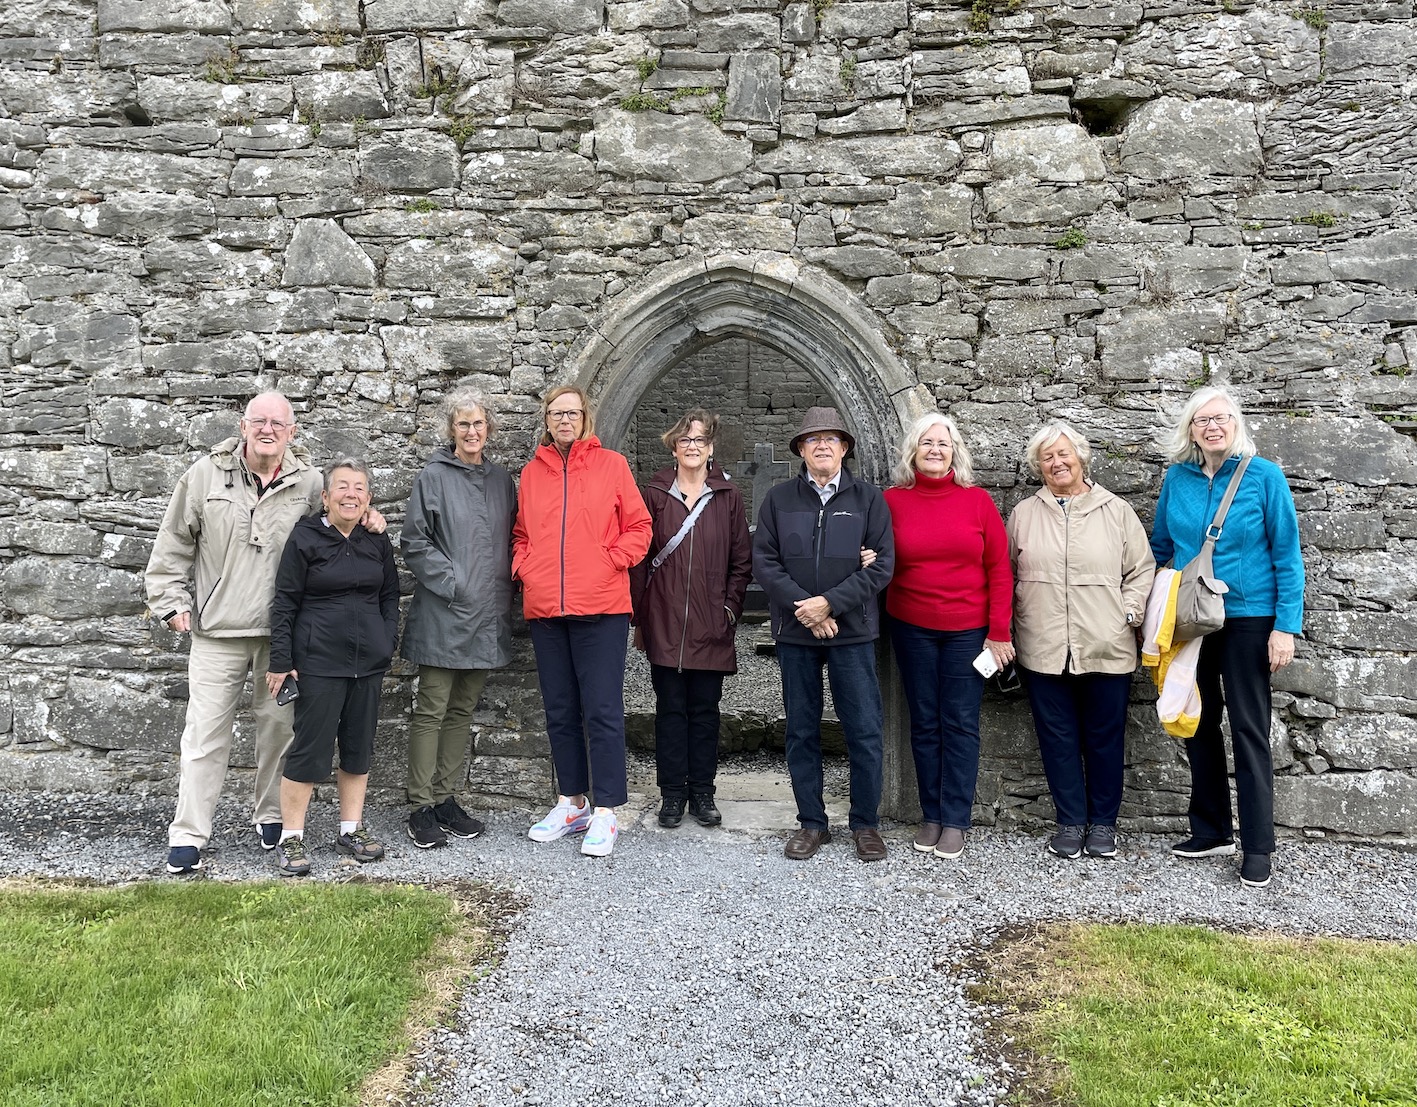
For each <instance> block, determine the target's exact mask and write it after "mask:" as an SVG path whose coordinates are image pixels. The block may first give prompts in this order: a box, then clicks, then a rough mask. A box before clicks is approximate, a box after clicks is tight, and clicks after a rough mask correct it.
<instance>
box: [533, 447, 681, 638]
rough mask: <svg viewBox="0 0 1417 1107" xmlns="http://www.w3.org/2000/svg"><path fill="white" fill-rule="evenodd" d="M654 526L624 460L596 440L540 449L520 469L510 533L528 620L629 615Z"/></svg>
mask: <svg viewBox="0 0 1417 1107" xmlns="http://www.w3.org/2000/svg"><path fill="white" fill-rule="evenodd" d="M652 528H653V524H652V522H651V520H650V517H649V511H648V510H647V509H646V508H645V502H644V500H643V499H641V498H640V490H639V489H638V488H637V487H636V486H635V478H634V475H633V474H631V472H630V466H629V464H628V463H627V462H626V461H625V459H624V457H622V456H621V455H620V454H617V453H616V452H615V451H614V450H607V449H604V448H603V447H602V446H601V445H600V439H598V438H596V437H595V436H594V435H591V436H590V437H588V438H582V439H579V440H578V441H576V442H573V443H572V444H571V456H570V457H569V458H568V459H566V461H565V463H564V464H563V461H562V458H561V453H560V451H559V450H557V449H556V447H555V446H538V447H537V448H536V453H535V454H533V455H532V458H531V460H530V461H529V462H527V463H526V467H525V468H524V469H522V476H521V486H520V488H519V489H518V491H517V521H516V525H515V526H514V527H513V528H512V577H513V578H514V579H516V580H519V581H521V583H522V611H523V613H524V614H525V615H526V617H527V618H528V619H554V618H556V617H558V616H562V615H622V614H628V613H629V612H630V577H629V569H630V566H631V565H634V564H636V563H637V562H639V560H640V559H641V558H642V557H644V555H645V551H646V550H648V549H649V541H650V533H651V530H652Z"/></svg>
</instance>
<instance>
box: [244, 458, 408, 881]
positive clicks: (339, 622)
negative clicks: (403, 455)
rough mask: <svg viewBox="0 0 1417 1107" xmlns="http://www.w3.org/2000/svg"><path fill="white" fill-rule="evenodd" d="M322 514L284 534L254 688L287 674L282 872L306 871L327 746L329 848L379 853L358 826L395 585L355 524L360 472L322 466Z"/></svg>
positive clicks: (383, 559) (356, 465)
mask: <svg viewBox="0 0 1417 1107" xmlns="http://www.w3.org/2000/svg"><path fill="white" fill-rule="evenodd" d="M322 499H323V502H324V505H325V511H324V514H323V515H319V516H313V515H312V516H310V517H308V518H305V519H302V520H301V521H300V522H299V523H297V524H296V525H295V529H294V530H293V531H292V532H291V535H290V540H289V541H288V542H287V543H286V546H285V553H284V554H283V555H282V556H281V562H280V570H279V572H278V573H277V575H276V594H275V602H274V603H273V604H272V605H271V662H270V667H269V671H268V672H267V674H266V683H267V685H268V686H269V687H270V690H271V694H272V695H278V694H279V692H280V688H281V685H282V684H284V683H285V681H286V679H287V678H289V679H290V680H292V681H296V680H297V679H298V683H299V698H298V699H297V700H296V701H295V740H294V741H293V742H292V743H291V746H290V752H289V753H287V754H286V759H285V768H284V771H283V773H282V775H281V782H280V807H281V822H282V823H283V829H282V831H281V840H280V847H279V849H278V850H277V853H276V867H277V868H278V869H279V870H280V873H281V875H282V876H304V875H305V874H306V873H308V872H309V871H310V860H309V857H308V855H307V853H306V848H305V812H306V809H307V808H308V807H309V806H310V794H311V793H312V792H313V791H314V789H315V783H316V782H317V781H320V780H324V779H325V777H326V776H328V774H329V771H330V761H331V759H332V757H333V756H334V751H335V746H336V744H338V746H339V771H338V772H337V773H336V774H335V782H336V786H337V788H338V791H339V809H340V832H339V836H338V837H337V838H336V839H335V849H336V850H337V851H338V852H340V853H343V854H347V855H349V856H350V857H353V858H354V859H355V860H356V861H359V862H361V863H363V862H365V861H377V860H379V858H381V857H383V856H384V847H383V846H381V845H380V844H379V843H378V842H376V841H375V840H374V839H373V838H371V837H370V836H369V834H368V832H366V831H365V829H364V827H363V825H362V824H361V821H360V820H361V818H362V816H363V813H364V790H365V786H366V785H367V784H368V781H369V763H370V761H371V759H372V757H373V753H374V728H375V725H376V724H377V722H378V716H379V691H380V686H381V685H382V683H383V679H384V673H386V672H387V671H388V668H389V665H390V664H391V662H392V661H393V656H394V646H395V643H396V641H397V638H398V626H399V580H398V573H397V571H396V570H395V568H394V549H393V546H392V545H390V543H389V539H388V536H387V535H384V534H370V533H369V532H368V531H367V530H365V529H364V528H363V527H362V526H360V525H359V520H360V519H362V518H363V517H364V513H365V512H366V511H367V510H368V509H369V470H368V468H366V467H365V466H364V464H363V463H362V462H358V461H355V460H353V459H352V458H341V459H340V460H339V461H336V462H335V463H334V464H332V465H331V466H330V467H329V468H328V469H327V470H326V471H325V491H324V493H323V496H322Z"/></svg>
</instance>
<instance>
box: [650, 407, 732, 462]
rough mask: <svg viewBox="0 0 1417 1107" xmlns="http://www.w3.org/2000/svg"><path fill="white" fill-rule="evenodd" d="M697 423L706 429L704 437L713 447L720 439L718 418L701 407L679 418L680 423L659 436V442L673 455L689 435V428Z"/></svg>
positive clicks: (691, 409)
mask: <svg viewBox="0 0 1417 1107" xmlns="http://www.w3.org/2000/svg"><path fill="white" fill-rule="evenodd" d="M695 423H698V424H700V425H701V426H702V427H703V428H704V437H705V438H707V439H708V440H709V445H713V440H714V439H715V438H717V437H718V416H717V415H715V414H714V413H713V412H711V411H705V410H704V409H703V408H701V407H691V408H690V409H689V410H688V411H686V412H684V414H683V415H681V416H679V419H678V421H677V422H675V424H674V425H673V426H672V427H670V428H669V429H668V430H667V431H665V432H664V433H663V434H661V435H660V436H659V440H660V441H661V442H663V443H664V448H665V449H666V450H668V451H669V452H670V453H671V454H672V453H673V452H674V446H675V444H676V443H677V442H678V440H679V439H680V438H683V437H684V436H685V435H687V434H688V433H689V428H690V427H692V426H693V425H694V424H695Z"/></svg>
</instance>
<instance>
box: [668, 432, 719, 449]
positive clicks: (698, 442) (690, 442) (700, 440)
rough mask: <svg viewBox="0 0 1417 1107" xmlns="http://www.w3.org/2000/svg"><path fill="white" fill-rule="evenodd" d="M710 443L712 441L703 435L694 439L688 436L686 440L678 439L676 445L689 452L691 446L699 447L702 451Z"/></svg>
mask: <svg viewBox="0 0 1417 1107" xmlns="http://www.w3.org/2000/svg"><path fill="white" fill-rule="evenodd" d="M710 441H711V439H708V438H705V437H704V436H703V435H701V434H699V435H695V436H694V437H693V438H689V437H687V436H686V437H684V438H676V439H675V440H674V444H675V445H676V446H678V447H679V448H680V449H683V450H687V449H688V448H689V447H690V446H697V447H698V448H699V449H701V450H702V449H703V448H704V447H705V446H707V445H708V444H709V442H710Z"/></svg>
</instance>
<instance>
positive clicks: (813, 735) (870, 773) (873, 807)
mask: <svg viewBox="0 0 1417 1107" xmlns="http://www.w3.org/2000/svg"><path fill="white" fill-rule="evenodd" d="M777 663H778V668H779V669H781V670H782V700H783V706H784V707H785V708H786V710H787V771H788V774H789V775H790V776H791V777H792V794H793V797H794V798H795V799H796V800H797V821H798V822H799V823H801V824H802V826H803V827H805V828H806V829H808V830H826V829H827V808H826V804H825V803H824V802H823V800H822V706H823V703H822V667H823V666H825V667H826V670H827V679H828V680H829V681H830V682H831V690H832V703H833V704H834V705H835V707H836V717H837V718H838V719H840V720H841V727H842V729H843V730H844V731H845V732H846V753H847V757H848V759H849V760H850V762H851V815H850V821H849V825H850V827H851V829H852V830H859V829H861V828H862V827H874V826H875V825H876V824H877V821H878V817H877V811H878V810H879V808H880V806H881V747H882V734H881V732H882V729H883V725H884V724H883V723H882V717H881V687H880V685H879V684H878V683H877V682H876V644H875V643H874V642H858V643H855V644H854V645H848V646H825V645H824V646H799V645H795V644H793V643H789V642H779V643H778V644H777Z"/></svg>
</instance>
